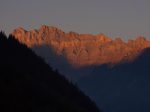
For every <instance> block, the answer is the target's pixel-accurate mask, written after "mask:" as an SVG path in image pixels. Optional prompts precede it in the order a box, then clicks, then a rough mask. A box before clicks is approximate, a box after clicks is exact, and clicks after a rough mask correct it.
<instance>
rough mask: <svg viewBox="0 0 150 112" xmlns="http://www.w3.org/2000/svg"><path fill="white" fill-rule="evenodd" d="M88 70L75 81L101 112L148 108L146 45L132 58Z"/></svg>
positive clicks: (135, 111) (145, 111) (132, 111)
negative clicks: (111, 65) (132, 59)
mask: <svg viewBox="0 0 150 112" xmlns="http://www.w3.org/2000/svg"><path fill="white" fill-rule="evenodd" d="M90 74H91V75H88V76H85V77H83V78H82V79H80V80H78V82H77V84H78V85H79V86H80V88H81V89H82V90H83V91H84V92H85V93H87V94H88V95H89V96H90V97H91V98H92V99H94V100H95V101H96V103H97V105H98V106H99V107H101V108H102V109H103V110H104V112H112V111H113V112H141V111H142V112H149V111H150V107H149V105H150V48H147V49H145V50H143V51H142V52H141V54H140V55H139V57H138V58H137V59H136V60H134V61H133V62H128V63H127V62H126V63H122V64H119V65H116V66H114V67H110V66H109V65H102V66H97V67H94V69H93V71H92V72H91V73H90Z"/></svg>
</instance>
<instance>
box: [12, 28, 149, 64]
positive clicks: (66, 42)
mask: <svg viewBox="0 0 150 112" xmlns="http://www.w3.org/2000/svg"><path fill="white" fill-rule="evenodd" d="M12 35H13V36H15V38H16V39H18V40H19V41H20V42H21V43H24V44H26V45H27V46H28V47H30V48H32V47H34V46H42V45H46V46H49V47H50V48H51V49H53V51H54V52H55V53H56V55H58V56H60V55H62V56H64V57H65V58H66V59H67V61H68V62H69V64H71V65H72V66H73V67H85V66H91V65H101V64H117V63H121V62H126V61H132V60H134V59H135V58H136V57H137V56H138V55H139V54H140V53H141V51H142V50H143V49H145V48H147V47H150V41H147V40H146V39H145V38H144V37H138V38H136V39H135V40H128V42H124V41H123V40H122V39H121V38H116V39H115V40H112V39H111V38H109V37H107V36H105V35H104V34H98V35H92V34H78V33H75V32H68V33H65V32H63V31H62V30H61V29H58V28H55V27H49V26H46V25H43V26H41V28H39V29H38V30H30V31H26V30H24V29H23V28H17V29H15V30H14V31H13V33H12Z"/></svg>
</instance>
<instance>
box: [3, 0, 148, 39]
mask: <svg viewBox="0 0 150 112" xmlns="http://www.w3.org/2000/svg"><path fill="white" fill-rule="evenodd" d="M0 2H1V3H0V14H1V15H0V30H4V31H5V32H6V33H7V34H8V33H11V32H12V31H13V29H15V28H17V27H19V26H21V27H23V28H25V29H26V30H29V29H38V28H39V27H40V26H41V25H43V24H45V25H49V26H55V27H58V28H60V29H62V30H64V31H65V32H68V31H74V32H78V33H92V34H99V33H104V34H105V35H107V36H109V37H112V38H115V37H122V38H124V39H128V38H134V37H137V36H140V35H141V36H145V37H146V38H147V39H149V40H150V0H0Z"/></svg>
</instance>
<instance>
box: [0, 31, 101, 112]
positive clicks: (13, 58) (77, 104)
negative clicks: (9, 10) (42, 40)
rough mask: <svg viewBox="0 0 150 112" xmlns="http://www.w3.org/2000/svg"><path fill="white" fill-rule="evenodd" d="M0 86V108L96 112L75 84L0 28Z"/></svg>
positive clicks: (11, 111) (22, 111)
mask: <svg viewBox="0 0 150 112" xmlns="http://www.w3.org/2000/svg"><path fill="white" fill-rule="evenodd" d="M0 89H1V90H0V93H1V96H0V103H1V106H2V107H3V108H1V110H0V111H1V112H4V111H7V112H30V111H33V112H99V109H98V108H97V106H96V105H95V103H93V102H92V101H91V100H90V99H89V98H88V97H87V96H85V95H84V94H83V93H82V92H81V91H80V90H79V89H78V88H77V87H76V86H74V85H73V84H71V83H69V82H68V81H67V80H66V79H65V78H64V77H63V76H62V75H60V74H59V73H58V72H57V71H52V69H51V68H50V67H49V66H48V65H47V64H45V63H44V61H43V60H42V59H41V58H40V57H38V56H36V55H35V54H34V53H33V52H32V50H30V49H28V48H27V47H26V46H25V45H23V44H21V43H19V42H18V41H17V40H15V39H14V37H12V36H9V37H8V38H7V37H6V36H5V34H4V33H2V32H1V33H0Z"/></svg>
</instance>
